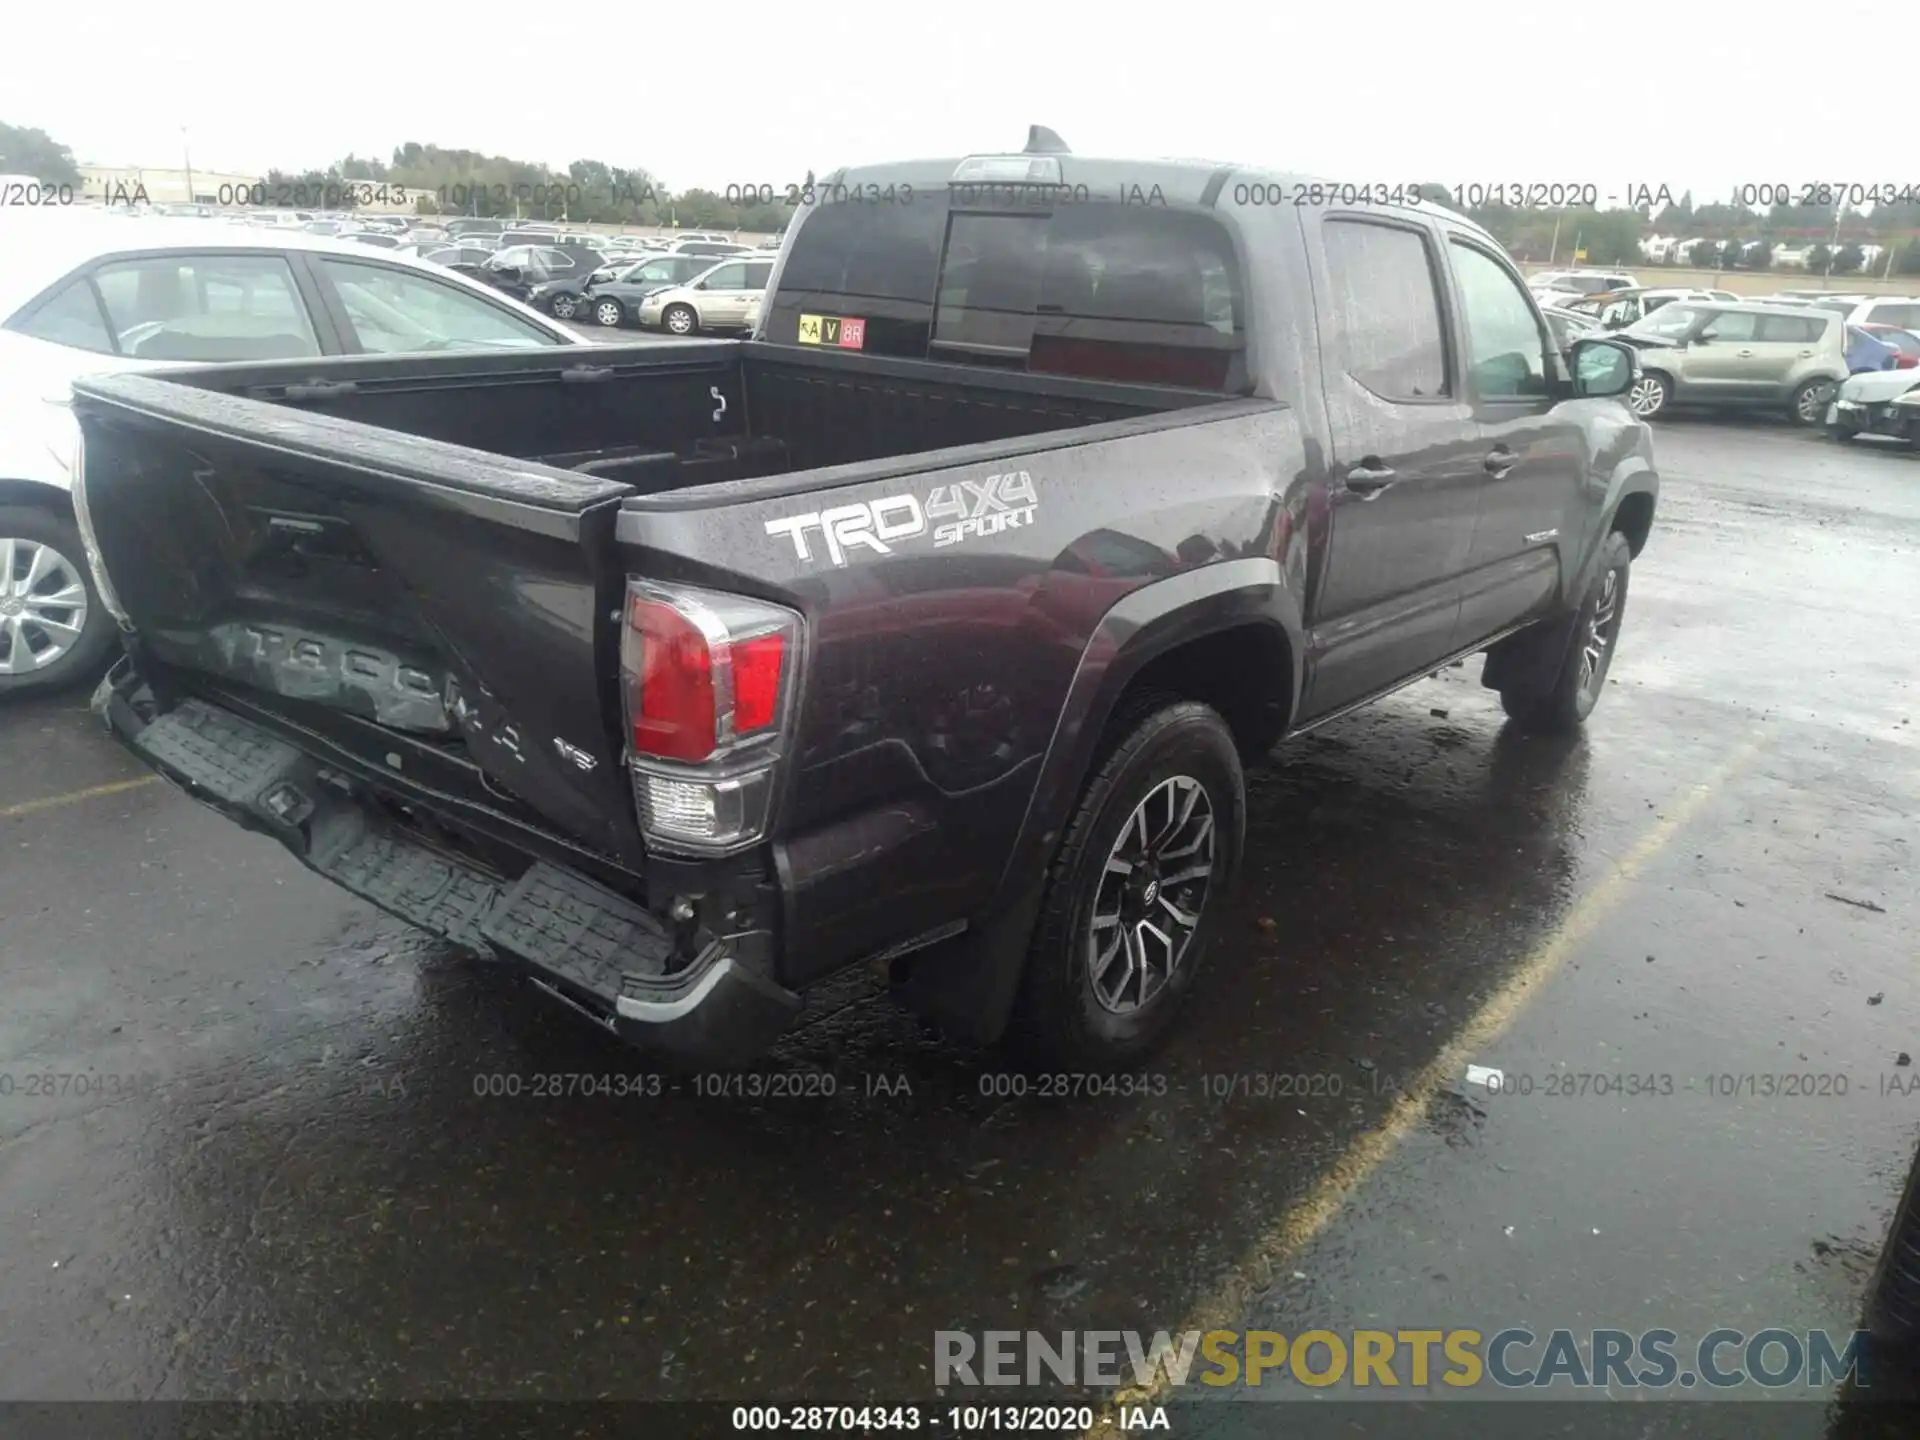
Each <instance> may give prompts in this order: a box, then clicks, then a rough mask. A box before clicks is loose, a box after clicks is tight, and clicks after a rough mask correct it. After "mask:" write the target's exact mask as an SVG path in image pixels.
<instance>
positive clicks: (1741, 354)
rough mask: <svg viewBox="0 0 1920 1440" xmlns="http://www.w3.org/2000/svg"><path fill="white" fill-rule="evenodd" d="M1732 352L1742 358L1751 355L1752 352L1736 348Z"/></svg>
mask: <svg viewBox="0 0 1920 1440" xmlns="http://www.w3.org/2000/svg"><path fill="white" fill-rule="evenodd" d="M1733 353H1734V354H1736V355H1738V356H1740V357H1742V358H1743V359H1744V358H1747V357H1749V356H1751V355H1752V354H1753V351H1751V350H1736V351H1734V352H1733Z"/></svg>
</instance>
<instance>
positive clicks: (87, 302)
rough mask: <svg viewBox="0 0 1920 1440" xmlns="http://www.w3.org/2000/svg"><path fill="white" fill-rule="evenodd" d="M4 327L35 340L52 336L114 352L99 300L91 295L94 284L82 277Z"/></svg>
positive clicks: (82, 347) (61, 341) (81, 347)
mask: <svg viewBox="0 0 1920 1440" xmlns="http://www.w3.org/2000/svg"><path fill="white" fill-rule="evenodd" d="M7 328H8V329H9V330H16V331H18V332H19V333H20V334H22V335H31V336H33V338H34V339H36V340H51V341H52V342H53V343H54V344H55V345H71V346H73V347H74V349H76V350H98V351H100V352H101V353H102V354H106V355H111V354H113V335H112V333H111V332H110V331H109V330H108V329H107V322H106V318H105V317H104V316H103V315H101V313H100V303H99V302H98V301H97V300H95V299H94V298H93V287H92V286H91V285H89V284H88V283H87V282H86V281H85V280H76V281H74V282H73V283H72V284H71V285H69V286H67V287H66V289H64V290H62V291H61V292H60V293H59V294H58V295H55V296H54V297H53V298H52V299H50V300H48V301H46V302H45V303H44V304H42V305H41V306H40V308H39V309H37V310H35V311H34V312H33V314H31V315H29V316H28V317H27V318H26V319H24V320H20V321H17V322H15V323H13V324H10V325H9V326H7Z"/></svg>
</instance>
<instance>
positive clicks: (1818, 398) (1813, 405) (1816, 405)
mask: <svg viewBox="0 0 1920 1440" xmlns="http://www.w3.org/2000/svg"><path fill="white" fill-rule="evenodd" d="M1832 398H1833V386H1831V385H1808V386H1806V387H1805V388H1804V389H1802V390H1801V392H1800V399H1799V401H1798V402H1797V403H1796V405H1795V407H1794V408H1795V411H1796V413H1797V414H1798V415H1799V418H1800V423H1801V424H1802V425H1812V424H1813V423H1815V422H1816V421H1818V420H1819V419H1820V417H1821V416H1823V415H1825V414H1826V413H1827V402H1828V401H1829V400H1831V399H1832Z"/></svg>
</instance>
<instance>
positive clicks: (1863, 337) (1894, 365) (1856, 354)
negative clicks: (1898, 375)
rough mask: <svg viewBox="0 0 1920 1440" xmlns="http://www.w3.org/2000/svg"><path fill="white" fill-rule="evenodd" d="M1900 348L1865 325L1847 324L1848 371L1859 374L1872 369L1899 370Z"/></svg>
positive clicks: (1850, 373) (1851, 373)
mask: <svg viewBox="0 0 1920 1440" xmlns="http://www.w3.org/2000/svg"><path fill="white" fill-rule="evenodd" d="M1899 359H1900V350H1899V347H1898V346H1894V345H1889V344H1887V342H1886V341H1884V340H1882V339H1880V338H1879V337H1878V336H1877V335H1875V334H1873V333H1872V332H1871V331H1870V330H1868V329H1867V327H1866V326H1864V325H1849V326H1847V373H1848V374H1849V375H1859V374H1861V373H1863V372H1865V371H1870V370H1897V369H1899V368H1900V366H1899V363H1898V362H1899Z"/></svg>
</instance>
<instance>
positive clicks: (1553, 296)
mask: <svg viewBox="0 0 1920 1440" xmlns="http://www.w3.org/2000/svg"><path fill="white" fill-rule="evenodd" d="M1527 288H1528V289H1529V290H1531V291H1532V292H1533V293H1534V296H1535V297H1536V298H1538V297H1540V296H1547V297H1549V298H1548V300H1547V301H1546V302H1545V303H1548V304H1555V305H1557V304H1560V303H1563V301H1565V300H1577V299H1579V298H1580V297H1582V296H1585V295H1597V294H1599V293H1600V292H1601V291H1603V290H1638V289H1639V288H1640V282H1639V281H1638V280H1636V279H1634V278H1633V276H1632V275H1629V274H1628V273H1627V272H1626V271H1624V270H1543V271H1541V272H1540V273H1539V274H1537V275H1534V276H1532V277H1531V278H1529V279H1528V281H1527Z"/></svg>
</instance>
